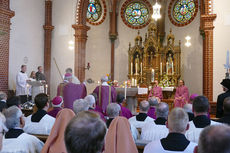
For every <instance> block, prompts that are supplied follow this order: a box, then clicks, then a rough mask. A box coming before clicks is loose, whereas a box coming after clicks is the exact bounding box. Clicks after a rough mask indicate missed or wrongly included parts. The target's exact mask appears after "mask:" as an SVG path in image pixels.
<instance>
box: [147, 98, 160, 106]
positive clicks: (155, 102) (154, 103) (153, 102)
mask: <svg viewBox="0 0 230 153" xmlns="http://www.w3.org/2000/svg"><path fill="white" fill-rule="evenodd" d="M148 101H149V105H150V106H154V107H156V106H157V105H158V99H157V98H156V97H150V98H149V99H148Z"/></svg>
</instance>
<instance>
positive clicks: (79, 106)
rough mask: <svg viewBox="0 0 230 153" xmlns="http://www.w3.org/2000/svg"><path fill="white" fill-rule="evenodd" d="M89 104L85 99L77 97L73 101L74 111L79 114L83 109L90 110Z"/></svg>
mask: <svg viewBox="0 0 230 153" xmlns="http://www.w3.org/2000/svg"><path fill="white" fill-rule="evenodd" d="M88 110H89V105H88V103H87V102H86V101H85V100H84V99H77V100H75V101H74V102H73V111H74V113H75V114H76V115H77V114H78V113H80V112H82V111H88Z"/></svg>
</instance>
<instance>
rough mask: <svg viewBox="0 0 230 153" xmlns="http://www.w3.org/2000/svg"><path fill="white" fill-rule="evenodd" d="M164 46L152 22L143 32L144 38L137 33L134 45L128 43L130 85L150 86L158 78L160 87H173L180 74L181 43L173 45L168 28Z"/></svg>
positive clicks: (173, 38) (173, 41)
mask: <svg viewBox="0 0 230 153" xmlns="http://www.w3.org/2000/svg"><path fill="white" fill-rule="evenodd" d="M166 41H167V44H166V46H164V45H163V44H162V43H161V42H160V39H159V36H158V33H157V27H156V25H155V24H154V23H153V22H152V23H150V25H149V27H148V32H147V33H146V34H145V40H144V42H143V41H142V37H141V36H140V35H139V32H138V36H137V37H136V38H135V45H134V46H133V47H132V46H131V43H129V50H128V55H129V57H128V58H129V59H128V60H129V74H128V78H129V79H130V81H131V85H132V86H138V85H140V84H145V85H147V86H150V85H151V84H152V83H153V82H154V80H158V82H159V84H160V86H162V87H169V86H172V87H175V86H176V85H177V83H178V80H179V79H180V76H181V69H180V68H181V47H180V45H181V43H180V42H179V45H178V46H175V37H174V35H173V34H172V31H171V30H170V34H169V35H167V40H166Z"/></svg>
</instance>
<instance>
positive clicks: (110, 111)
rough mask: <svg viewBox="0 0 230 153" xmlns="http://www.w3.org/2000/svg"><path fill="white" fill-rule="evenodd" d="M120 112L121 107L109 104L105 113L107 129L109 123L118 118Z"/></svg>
mask: <svg viewBox="0 0 230 153" xmlns="http://www.w3.org/2000/svg"><path fill="white" fill-rule="evenodd" d="M120 111H121V107H120V106H119V105H118V104H116V103H111V104H109V105H108V106H107V109H106V113H107V116H108V119H107V121H106V125H107V128H109V126H110V123H111V122H112V121H113V119H114V118H116V117H117V116H119V114H120Z"/></svg>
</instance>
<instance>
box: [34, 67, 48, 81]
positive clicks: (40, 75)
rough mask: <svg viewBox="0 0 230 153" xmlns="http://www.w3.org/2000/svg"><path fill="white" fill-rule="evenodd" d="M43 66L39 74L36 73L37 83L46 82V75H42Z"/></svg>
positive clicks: (39, 69)
mask: <svg viewBox="0 0 230 153" xmlns="http://www.w3.org/2000/svg"><path fill="white" fill-rule="evenodd" d="M42 70H43V69H42V66H39V67H38V72H36V80H37V81H46V77H45V75H44V74H43V73H42Z"/></svg>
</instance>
